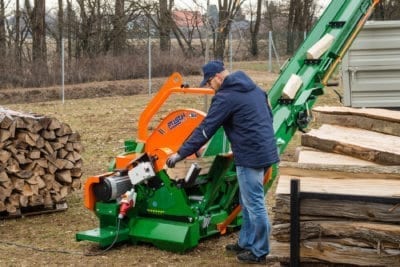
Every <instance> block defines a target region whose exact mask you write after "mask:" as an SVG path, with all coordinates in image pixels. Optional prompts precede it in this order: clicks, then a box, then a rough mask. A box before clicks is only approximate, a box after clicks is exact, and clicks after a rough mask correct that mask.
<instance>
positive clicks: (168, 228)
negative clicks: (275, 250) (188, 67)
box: [76, 0, 379, 252]
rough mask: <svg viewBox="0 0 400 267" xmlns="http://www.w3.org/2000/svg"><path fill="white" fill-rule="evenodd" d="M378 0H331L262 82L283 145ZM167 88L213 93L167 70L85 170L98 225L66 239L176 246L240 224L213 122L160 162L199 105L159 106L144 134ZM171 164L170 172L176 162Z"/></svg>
mask: <svg viewBox="0 0 400 267" xmlns="http://www.w3.org/2000/svg"><path fill="white" fill-rule="evenodd" d="M378 3H379V0H332V1H331V3H330V4H329V6H328V7H327V8H326V10H325V11H324V13H323V14H322V15H321V17H320V19H319V20H318V21H317V23H316V24H315V25H314V27H313V29H312V31H311V32H309V34H308V36H307V38H306V39H305V40H304V42H303V43H302V44H301V46H300V47H299V49H298V50H297V52H296V53H295V55H294V56H293V57H292V58H291V59H290V60H288V61H287V62H286V64H285V65H284V66H283V67H282V69H281V73H280V76H279V77H278V79H277V80H276V82H275V83H274V85H273V86H272V88H271V89H270V90H269V91H268V96H269V100H270V104H271V106H272V111H273V114H274V130H275V137H276V141H277V144H278V147H279V152H280V153H283V152H284V150H285V148H286V147H287V145H288V143H289V141H290V140H291V139H292V137H293V135H294V134H295V132H296V131H297V130H304V129H305V128H306V127H307V125H308V124H309V122H310V120H311V108H312V107H313V105H314V103H315V101H316V99H317V97H318V96H320V95H322V94H323V93H324V87H325V86H327V84H328V79H329V78H330V77H331V75H332V73H333V72H334V70H335V69H336V67H337V65H338V64H339V63H340V61H341V59H342V58H343V56H344V55H345V53H346V51H347V50H348V48H349V47H350V45H351V44H352V42H353V41H354V39H355V37H356V36H357V34H358V33H359V32H360V30H361V28H362V27H363V25H364V23H365V22H366V20H367V19H368V18H369V16H370V15H371V13H372V12H373V10H374V8H375V7H376V5H377V4H378ZM172 93H191V94H210V95H211V94H213V93H214V92H213V90H211V89H205V88H188V87H187V86H184V82H183V81H182V77H181V76H180V75H179V74H178V73H174V74H173V75H172V76H171V77H170V78H169V79H168V80H167V81H166V83H165V84H164V85H163V86H162V87H161V89H160V90H159V92H158V93H157V94H156V95H155V97H154V98H153V99H152V101H151V102H150V103H149V105H148V106H147V107H146V108H145V110H144V112H143V113H142V114H141V116H140V118H139V125H138V137H137V138H136V140H126V141H125V152H124V153H123V154H121V155H118V156H117V157H116V158H115V160H114V161H113V164H112V167H111V168H110V170H109V172H107V173H104V174H102V175H98V176H93V177H89V178H88V179H87V181H86V183H85V185H84V202H85V206H86V207H87V208H88V209H90V210H92V211H93V212H94V213H95V214H96V216H97V217H98V219H99V221H100V225H99V227H98V228H96V229H93V230H87V231H82V232H79V233H77V234H76V239H77V240H78V241H81V240H89V241H93V242H97V243H98V244H99V245H100V246H101V247H110V246H112V245H113V244H115V243H117V242H131V243H133V244H137V243H141V242H146V243H151V244H153V245H154V246H156V247H158V248H161V249H165V250H170V251H175V252H184V251H186V250H188V249H191V248H194V247H196V246H197V245H198V243H199V241H200V240H201V239H202V238H206V237H209V236H211V235H216V234H225V233H226V232H229V231H231V230H233V229H235V228H238V227H239V226H240V225H241V222H242V220H241V215H240V206H239V201H238V183H237V180H236V173H235V167H234V163H233V159H232V155H231V153H229V151H230V148H229V142H227V141H226V138H225V135H224V132H223V130H222V129H220V130H219V131H218V132H217V133H216V134H215V135H214V136H213V137H212V139H211V140H210V141H209V142H208V144H207V145H206V146H205V147H204V148H203V149H202V150H201V151H199V153H197V154H198V155H197V157H196V156H193V159H188V160H186V161H184V162H182V164H181V167H179V165H178V164H177V167H176V168H175V169H177V170H176V171H175V173H171V169H167V168H166V167H165V162H166V159H167V157H168V155H170V154H171V153H173V152H175V151H177V150H178V149H179V147H180V145H181V144H182V143H183V142H184V140H185V139H186V138H187V137H188V136H189V135H190V134H191V132H192V131H193V130H194V129H195V128H196V127H197V126H198V125H199V124H200V122H201V121H202V119H203V118H204V116H205V114H204V113H203V112H201V111H198V110H195V109H179V110H175V111H173V112H171V113H169V114H167V115H166V116H165V117H164V119H163V120H162V121H161V123H160V124H159V125H158V126H157V127H156V128H155V129H154V130H153V131H152V132H151V133H148V123H149V121H150V120H151V118H152V117H153V115H154V114H155V113H156V112H157V111H158V109H159V108H160V106H161V105H162V104H163V103H164V101H165V100H166V99H167V98H168V96H169V95H171V94H172ZM179 170H180V171H179ZM277 174H278V166H273V167H272V170H269V171H268V173H267V174H266V177H265V192H267V191H268V189H269V188H270V187H271V184H272V183H273V181H274V179H275V177H276V176H277Z"/></svg>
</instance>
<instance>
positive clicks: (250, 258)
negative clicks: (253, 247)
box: [236, 250, 267, 264]
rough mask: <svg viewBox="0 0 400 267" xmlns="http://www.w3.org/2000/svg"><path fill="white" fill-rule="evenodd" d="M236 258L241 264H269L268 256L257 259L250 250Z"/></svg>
mask: <svg viewBox="0 0 400 267" xmlns="http://www.w3.org/2000/svg"><path fill="white" fill-rule="evenodd" d="M236 258H237V259H238V261H239V262H241V263H250V264H265V263H266V262H267V259H266V255H264V256H260V257H257V256H256V255H254V254H253V252H251V251H249V250H247V251H244V252H242V253H239V254H238V255H237V257H236Z"/></svg>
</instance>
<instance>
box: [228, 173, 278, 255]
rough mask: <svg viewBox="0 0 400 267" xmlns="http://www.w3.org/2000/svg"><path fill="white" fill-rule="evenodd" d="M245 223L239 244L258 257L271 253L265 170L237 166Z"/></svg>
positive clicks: (241, 230)
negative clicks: (265, 197)
mask: <svg viewBox="0 0 400 267" xmlns="http://www.w3.org/2000/svg"><path fill="white" fill-rule="evenodd" d="M236 173H237V179H238V182H239V191H240V195H239V202H240V205H241V206H242V216H243V223H242V227H241V229H240V232H239V241H238V244H239V246H240V247H242V248H244V249H247V250H250V251H251V252H252V253H253V254H254V255H256V256H257V257H260V256H263V255H267V254H268V253H269V250H270V247H269V235H270V232H271V226H270V223H269V218H268V213H267V209H266V206H265V201H264V187H263V180H264V168H260V169H254V168H246V167H242V166H236Z"/></svg>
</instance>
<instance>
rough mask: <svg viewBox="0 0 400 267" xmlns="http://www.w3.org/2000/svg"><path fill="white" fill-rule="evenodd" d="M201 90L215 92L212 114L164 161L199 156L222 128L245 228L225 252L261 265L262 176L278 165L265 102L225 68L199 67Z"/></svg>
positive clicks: (265, 238) (266, 228)
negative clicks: (237, 187) (228, 145)
mask: <svg viewBox="0 0 400 267" xmlns="http://www.w3.org/2000/svg"><path fill="white" fill-rule="evenodd" d="M203 74H204V79H203V81H202V82H201V84H200V87H204V86H207V87H209V88H212V89H214V90H215V96H214V97H213V99H212V102H211V106H210V109H209V111H208V114H207V116H206V117H205V118H204V120H203V121H202V123H201V124H200V125H199V126H198V127H197V128H196V129H195V130H194V131H193V133H192V135H191V136H190V137H189V138H188V139H187V140H186V141H185V142H184V144H183V145H182V146H181V148H180V149H179V150H178V152H177V153H175V154H173V155H171V156H170V157H169V158H168V159H167V166H168V167H169V168H173V167H174V166H175V164H176V162H178V161H180V160H182V159H184V158H186V157H187V156H189V155H191V154H193V153H195V152H196V151H198V150H199V149H200V148H201V147H202V146H203V145H204V144H205V143H206V142H207V141H208V140H209V139H210V138H211V137H212V136H213V135H214V133H215V132H216V131H217V130H218V128H219V127H220V126H223V128H224V131H225V133H226V135H227V137H228V139H229V141H230V143H231V148H232V153H233V156H234V162H235V165H236V173H237V179H238V183H239V191H240V197H239V202H240V205H241V206H242V216H243V223H242V226H241V229H240V232H239V240H238V242H237V243H235V244H230V245H227V246H226V250H228V251H231V252H235V253H236V254H237V259H238V260H239V261H240V262H244V263H265V262H266V255H268V253H269V252H270V245H269V235H270V223H269V219H268V213H267V209H266V207H265V201H264V187H263V179H264V173H265V171H266V170H267V169H268V168H269V167H270V166H271V165H272V164H274V163H277V162H279V156H278V150H277V146H276V141H275V135H274V129H273V126H272V120H273V118H272V112H271V109H270V107H269V105H268V96H267V94H266V93H265V92H264V91H263V90H261V89H260V88H259V87H258V86H257V85H256V84H255V83H254V82H253V81H252V80H251V79H250V78H249V77H248V76H247V75H246V74H245V73H244V72H242V71H236V72H233V73H229V71H228V70H226V69H225V67H224V64H223V62H221V61H210V62H208V63H207V64H205V65H204V66H203Z"/></svg>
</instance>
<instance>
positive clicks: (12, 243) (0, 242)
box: [0, 241, 84, 255]
mask: <svg viewBox="0 0 400 267" xmlns="http://www.w3.org/2000/svg"><path fill="white" fill-rule="evenodd" d="M0 244H4V245H9V246H16V247H20V248H27V249H31V250H36V251H39V252H50V253H64V254H75V255H84V253H82V252H79V251H67V250H53V249H43V248H37V247H33V246H28V245H22V244H18V243H14V242H7V241H0Z"/></svg>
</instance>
